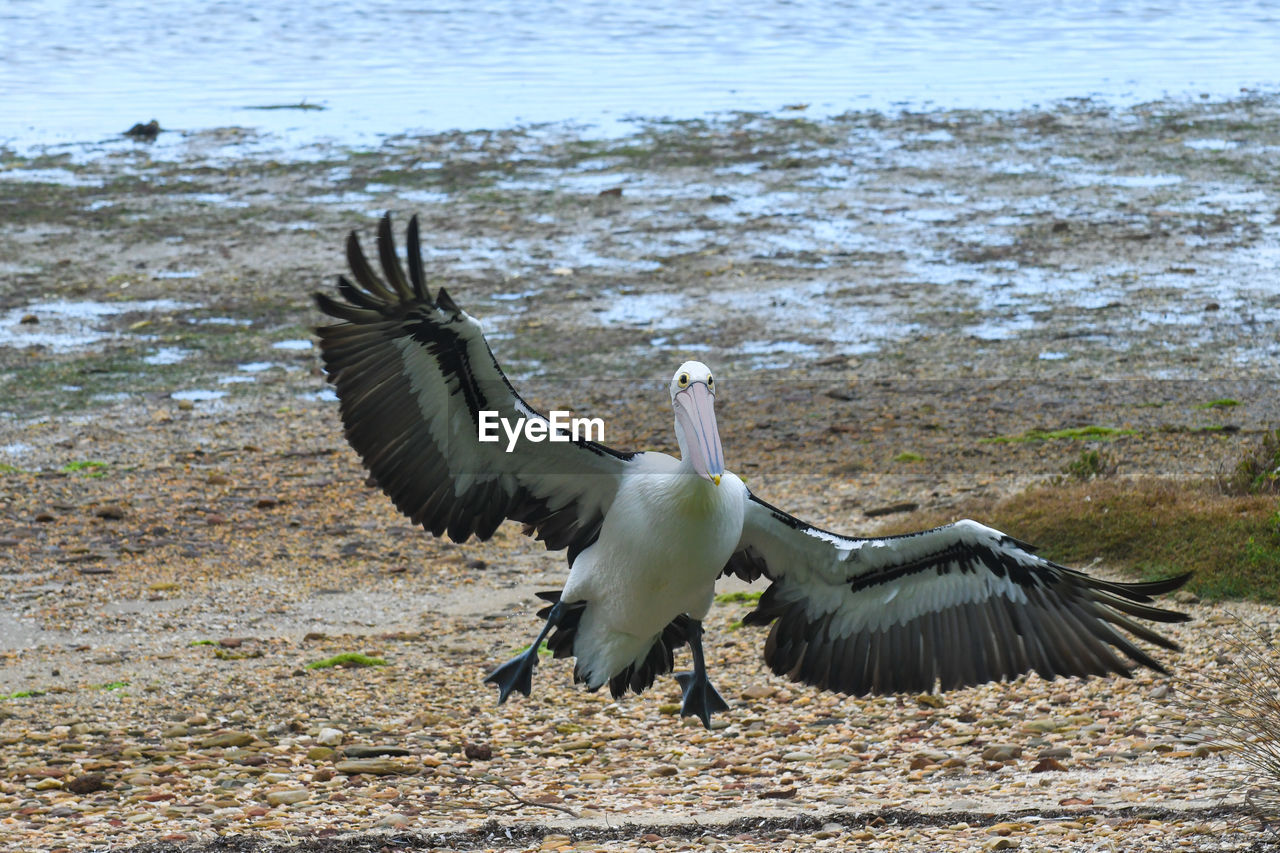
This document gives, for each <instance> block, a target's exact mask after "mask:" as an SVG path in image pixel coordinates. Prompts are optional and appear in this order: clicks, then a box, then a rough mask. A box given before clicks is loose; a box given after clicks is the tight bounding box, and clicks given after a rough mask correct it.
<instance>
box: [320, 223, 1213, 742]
mask: <svg viewBox="0 0 1280 853" xmlns="http://www.w3.org/2000/svg"><path fill="white" fill-rule="evenodd" d="M378 256H379V260H380V261H381V266H382V273H383V276H384V277H385V281H384V280H383V279H380V278H379V277H378V276H377V275H376V274H375V273H374V271H373V269H372V268H371V267H370V265H369V263H368V262H367V261H366V260H365V257H364V254H363V252H362V251H361V249H360V244H359V242H358V241H357V239H356V235H355V234H354V233H352V234H351V235H350V237H349V238H348V240H347V260H348V262H349V264H350V266H351V272H352V275H353V277H354V282H353V281H351V280H348V279H347V278H346V277H344V276H339V278H338V291H339V293H340V294H341V296H342V297H343V299H342V300H337V299H334V298H331V297H329V296H327V295H325V294H316V301H317V303H318V304H319V307H320V308H321V310H323V311H324V312H325V313H326V314H328V315H330V316H332V317H334V318H336V319H338V320H339V321H341V322H338V323H336V324H333V325H328V326H323V327H321V328H319V329H318V333H319V336H320V346H321V350H322V352H323V357H324V363H325V369H326V370H327V372H328V377H329V381H330V382H332V383H333V384H334V385H335V386H336V388H337V393H338V397H339V399H340V400H341V412H342V421H343V424H344V425H345V427H346V436H347V439H348V440H349V441H350V443H351V445H352V447H354V448H355V449H356V451H357V452H358V453H359V454H360V457H361V459H362V461H363V462H364V465H365V466H366V467H367V468H368V469H369V471H370V472H371V474H372V477H373V479H374V480H375V481H376V482H377V484H378V485H379V486H380V487H381V488H382V490H383V491H384V492H386V494H387V495H388V496H389V497H390V498H391V499H392V500H393V501H394V502H395V505H396V506H397V507H398V508H399V509H400V510H401V511H402V512H403V513H404V514H405V515H407V516H409V517H410V518H411V519H413V521H414V523H416V524H421V525H422V526H423V527H424V528H426V529H427V530H429V531H431V533H433V534H434V535H436V536H440V535H441V534H443V533H448V534H449V536H450V537H451V538H452V539H453V540H454V541H455V542H462V541H464V540H466V539H467V538H469V537H471V536H473V535H474V536H476V537H478V538H480V539H486V538H488V537H489V536H490V535H492V534H493V532H494V530H495V529H496V528H497V527H498V525H499V524H501V523H502V522H503V521H504V520H506V519H511V520H514V521H518V522H522V523H523V524H524V525H525V532H526V533H531V534H536V535H537V537H538V538H539V539H542V540H544V541H545V542H546V545H547V548H548V549H551V550H560V549H567V551H568V560H569V577H568V580H567V581H566V583H565V585H564V588H563V590H561V591H560V592H558V593H555V592H550V593H540V594H539V595H540V597H541V598H543V599H544V600H546V601H549V602H551V604H550V606H548V607H546V608H544V609H543V610H542V611H540V613H539V616H541V617H542V618H544V619H545V623H544V624H543V625H542V630H541V632H540V633H539V634H538V636H537V639H535V640H534V642H533V644H532V645H531V646H530V647H529V649H528V650H527V651H526V652H524V653H523V654H521V655H518V656H517V657H515V658H514V659H512V660H511V661H508V662H507V663H505V664H503V665H501V666H499V667H498V668H497V669H495V670H493V672H491V673H490V674H489V675H488V677H486V678H485V681H487V682H490V683H493V684H496V685H497V686H498V690H499V693H498V701H499V702H504V701H506V699H507V697H508V696H509V695H510V694H511V692H512V691H513V690H518V691H519V692H521V693H523V694H525V695H526V696H527V695H529V691H530V689H531V686H532V675H533V670H534V667H535V665H536V664H537V662H538V649H539V646H540V644H541V643H542V641H543V640H546V641H547V645H548V647H549V648H550V650H551V651H553V652H554V653H555V656H556V657H565V656H570V655H572V656H573V657H575V658H576V659H577V661H576V665H575V667H574V680H575V681H580V682H585V683H586V686H587V688H588V689H591V690H595V689H598V688H599V687H601V686H603V685H605V684H606V683H607V684H608V685H609V688H610V690H611V691H612V693H613V695H614V696H621V695H622V694H624V693H625V692H626V691H627V690H628V689H630V690H633V691H635V692H637V693H639V692H641V691H642V690H644V689H645V688H646V687H648V686H650V685H651V684H652V683H653V680H654V678H655V677H656V676H657V675H660V674H663V673H667V672H670V671H671V670H672V667H673V660H672V653H673V652H674V651H675V650H676V649H678V648H680V647H681V646H683V645H685V644H688V646H689V649H690V652H691V653H692V657H693V672H692V673H682V674H679V675H677V676H676V678H677V679H679V682H680V684H681V686H682V688H683V704H682V708H681V713H682V715H696V716H697V717H698V718H699V719H701V720H702V722H703V724H704V725H706V726H708V727H709V726H710V724H711V715H712V713H714V712H717V711H723V710H726V709H727V708H728V705H727V704H726V703H725V701H724V700H723V699H722V698H721V697H720V695H719V694H718V693H717V692H716V690H715V688H714V687H712V686H711V683H710V682H709V681H708V679H707V672H706V665H705V663H704V659H703V654H702V620H703V618H704V617H705V616H706V614H707V611H708V609H709V608H710V606H711V603H712V599H713V597H714V588H715V582H716V578H717V577H719V576H720V575H722V574H730V575H737V576H738V577H740V578H743V579H745V580H748V581H754V580H756V579H757V578H759V577H761V576H763V577H765V578H767V579H768V580H769V581H771V583H770V585H769V587H768V588H767V589H766V590H765V593H764V595H763V596H762V597H761V598H760V601H759V604H758V606H757V607H756V609H755V610H754V611H752V612H751V613H750V614H748V615H747V617H746V618H745V619H744V620H743V621H744V622H745V623H747V624H751V625H770V624H772V626H773V627H772V629H771V630H770V631H769V636H768V640H767V641H766V643H765V648H764V658H765V661H766V662H767V663H768V664H769V666H770V667H771V668H772V669H773V671H774V672H776V673H778V674H779V675H785V676H787V677H788V678H790V679H792V680H794V681H801V682H805V683H807V684H812V685H815V686H817V687H819V688H822V689H824V690H833V691H838V692H841V693H848V694H853V695H858V696H861V695H865V694H867V693H891V692H898V691H911V692H923V691H930V690H933V689H935V687H940V688H941V689H943V690H947V689H951V688H955V687H961V686H967V685H973V684H980V683H983V682H987V681H995V680H1004V679H1012V678H1014V677H1015V676H1017V675H1020V674H1022V673H1026V672H1030V671H1032V670H1034V671H1035V672H1037V673H1039V674H1040V675H1041V676H1043V677H1044V678H1050V679H1051V678H1054V677H1056V676H1059V675H1063V676H1088V675H1105V674H1107V673H1116V674H1120V675H1126V676H1127V675H1129V674H1130V670H1131V669H1132V668H1133V666H1135V665H1137V664H1141V665H1143V666H1147V667H1150V668H1151V669H1154V670H1157V671H1160V672H1164V671H1165V670H1164V668H1163V667H1162V666H1161V665H1160V664H1159V663H1158V662H1156V661H1155V660H1154V659H1152V658H1151V657H1150V656H1148V655H1147V654H1146V653H1145V652H1144V651H1142V650H1141V649H1140V648H1138V647H1137V646H1136V645H1135V644H1134V643H1133V641H1132V640H1131V639H1130V638H1128V637H1127V636H1125V635H1124V634H1122V633H1120V632H1119V631H1117V630H1116V628H1117V627H1120V628H1124V629H1125V630H1127V631H1128V632H1130V633H1131V634H1133V635H1135V636H1136V637H1139V638H1141V639H1143V640H1146V641H1148V642H1151V643H1154V644H1156V645H1158V646H1162V647H1164V648H1166V649H1177V648H1178V647H1177V645H1176V644H1174V643H1173V642H1171V641H1170V640H1168V639H1167V638H1165V637H1163V636H1161V635H1160V634H1157V633H1156V632H1155V631H1152V630H1151V629H1150V628H1148V627H1146V626H1145V625H1143V624H1141V623H1139V622H1138V621H1136V620H1135V619H1134V618H1132V617H1140V618H1143V619H1150V620H1155V621H1159V622H1177V621H1183V620H1185V619H1187V616H1186V615H1185V614H1182V613H1177V612H1173V611H1170V610H1163V609H1160V608H1158V607H1154V606H1151V603H1150V602H1151V596H1153V595H1157V594H1160V593H1165V592H1168V591H1170V590H1173V589H1176V588H1177V587H1179V586H1181V585H1182V584H1183V583H1184V582H1185V581H1186V579H1187V577H1188V576H1187V575H1182V576H1179V577H1173V578H1168V579H1165V580H1160V581H1153V582H1148V583H1114V582H1110V581H1104V580H1100V579H1098V578H1093V577H1090V576H1089V575H1087V574H1085V573H1083V572H1080V571H1076V570H1073V569H1069V568H1066V567H1064V566H1059V565H1056V564H1054V563H1052V562H1049V561H1048V560H1045V559H1044V558H1042V557H1038V556H1036V555H1035V554H1034V553H1033V552H1032V548H1031V547H1030V546H1029V545H1026V544H1024V543H1022V542H1019V541H1018V540H1016V539H1013V538H1011V537H1009V536H1006V535H1005V534H1003V533H1001V532H999V531H997V530H992V529H991V528H989V527H984V526H983V525H981V524H978V523H976V522H973V521H968V520H965V521H957V522H955V523H954V524H948V525H946V526H944V527H938V528H935V529H933V530H925V531H922V532H919V533H912V534H908V535H904V536H885V537H880V538H872V539H861V538H855V537H850V536H842V535H839V534H836V533H831V532H829V531H826V530H822V529H820V528H817V527H814V526H812V525H810V524H807V523H805V522H803V521H801V520H799V519H797V518H795V517H793V516H791V515H788V514H787V513H785V512H783V511H782V510H780V509H778V508H777V507H774V506H772V505H770V504H768V503H766V502H765V501H763V500H761V499H760V498H758V497H756V496H755V495H753V494H752V493H751V492H750V491H749V490H748V489H747V487H746V486H745V485H743V483H742V480H740V479H739V478H738V477H736V476H735V475H734V474H733V473H731V472H730V471H728V470H726V469H725V466H724V453H723V450H722V449H721V444H720V436H719V433H718V431H717V429H716V418H715V410H714V408H713V404H714V401H715V394H716V386H715V379H714V377H713V376H712V374H711V371H710V370H708V369H707V367H706V365H704V364H701V363H699V362H696V361H689V362H685V363H684V364H682V365H681V366H680V367H679V369H677V370H676V372H675V375H674V376H673V377H672V379H671V386H670V390H671V404H672V407H673V408H674V409H675V431H676V440H677V441H678V442H679V445H680V458H679V459H675V458H673V457H671V456H668V455H667V454H665V453H654V452H646V453H620V452H618V451H616V450H612V449H610V448H608V447H605V446H603V445H602V444H598V443H595V442H592V441H586V440H583V439H581V438H579V439H577V440H573V441H558V442H546V441H544V442H541V443H534V442H530V441H523V442H518V443H517V445H516V447H515V448H514V450H513V451H512V452H507V451H506V447H505V443H504V442H498V443H482V442H480V441H479V440H478V419H479V413H480V412H482V411H492V412H497V413H498V415H499V416H500V417H503V418H507V419H508V420H510V421H512V422H514V421H515V419H517V418H521V417H523V418H529V419H533V420H535V421H541V422H542V423H543V424H544V425H545V428H546V429H548V430H549V429H550V424H549V422H547V421H546V419H545V418H544V417H543V416H542V415H540V414H539V413H537V412H535V411H534V410H533V409H531V408H530V407H529V406H528V405H527V404H526V403H525V402H524V400H522V399H520V396H519V395H518V394H517V393H516V392H515V390H514V389H513V388H512V387H511V385H510V383H509V382H508V381H507V378H506V376H505V375H503V373H502V370H501V369H500V368H499V367H498V363H497V361H496V360H495V359H494V357H493V353H492V352H491V351H490V349H489V346H488V344H487V343H486V341H485V338H484V334H483V332H482V331H481V328H480V324H479V323H478V322H477V321H476V320H475V319H474V318H473V317H471V316H470V315H468V314H467V313H466V312H465V311H463V310H462V309H461V308H459V307H458V306H457V304H455V303H454V301H453V299H452V298H450V296H449V294H448V293H446V292H445V291H444V289H443V288H441V289H440V291H439V292H438V293H437V294H436V295H435V296H434V297H432V296H431V294H430V293H429V292H428V290H427V287H426V284H425V279H424V276H423V270H422V258H421V250H420V246H419V237H418V222H417V218H416V217H415V218H414V219H413V220H412V221H410V223H409V229H408V267H409V270H408V277H407V278H406V276H405V273H404V270H403V269H402V268H401V266H400V263H399V261H398V260H397V258H396V249H395V245H394V242H393V237H392V233H391V222H390V218H389V217H384V218H383V220H382V222H381V225H380V227H379V229H378ZM1112 647H1114V648H1115V649H1116V650H1119V651H1120V652H1123V653H1124V654H1125V655H1126V656H1127V657H1128V658H1129V660H1127V661H1126V660H1123V659H1121V658H1120V657H1118V656H1117V655H1116V654H1115V653H1114V652H1113V650H1112Z"/></svg>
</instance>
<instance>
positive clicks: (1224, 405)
mask: <svg viewBox="0 0 1280 853" xmlns="http://www.w3.org/2000/svg"><path fill="white" fill-rule="evenodd" d="M1238 405H1240V401H1239V400H1232V399H1231V398H1230V397H1223V398H1222V399H1221V400H1210V401H1209V402H1207V403H1200V404H1199V405H1197V406H1196V408H1197V409H1229V408H1231V407H1232V406H1238Z"/></svg>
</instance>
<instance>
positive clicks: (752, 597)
mask: <svg viewBox="0 0 1280 853" xmlns="http://www.w3.org/2000/svg"><path fill="white" fill-rule="evenodd" d="M761 595H764V593H763V592H745V591H744V592H725V593H721V594H720V595H717V596H716V604H733V603H734V602H744V603H746V604H755V603H756V602H757V601H759V600H760V596H761Z"/></svg>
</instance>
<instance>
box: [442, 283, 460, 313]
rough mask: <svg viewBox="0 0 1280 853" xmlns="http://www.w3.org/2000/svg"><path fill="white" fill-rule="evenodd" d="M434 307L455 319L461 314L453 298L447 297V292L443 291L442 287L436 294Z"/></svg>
mask: <svg viewBox="0 0 1280 853" xmlns="http://www.w3.org/2000/svg"><path fill="white" fill-rule="evenodd" d="M436 306H437V307H439V308H440V309H442V310H444V311H448V312H449V313H450V314H452V315H453V316H455V317H457V316H458V315H460V314H461V313H462V309H461V308H459V307H458V303H456V302H454V301H453V297H452V296H450V295H449V291H447V290H445V289H444V288H443V287H442V288H440V292H439V293H437V294H436Z"/></svg>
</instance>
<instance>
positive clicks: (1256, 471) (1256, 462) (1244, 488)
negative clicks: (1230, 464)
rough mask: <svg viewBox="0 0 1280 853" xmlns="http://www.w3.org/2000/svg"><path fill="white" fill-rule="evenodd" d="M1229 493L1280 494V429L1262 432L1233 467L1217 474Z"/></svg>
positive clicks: (1220, 483)
mask: <svg viewBox="0 0 1280 853" xmlns="http://www.w3.org/2000/svg"><path fill="white" fill-rule="evenodd" d="M1218 488H1220V489H1221V490H1222V492H1223V493H1224V494H1228V495H1275V494H1280V429H1277V430H1273V431H1270V432H1265V433H1263V434H1262V439H1261V441H1259V442H1258V444H1257V445H1255V446H1254V447H1253V448H1251V449H1250V450H1248V451H1247V452H1246V453H1245V454H1244V456H1243V457H1241V459H1240V461H1239V462H1237V463H1236V465H1235V467H1234V468H1232V469H1231V471H1229V472H1228V473H1226V474H1224V475H1222V476H1220V477H1219V478H1218Z"/></svg>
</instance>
